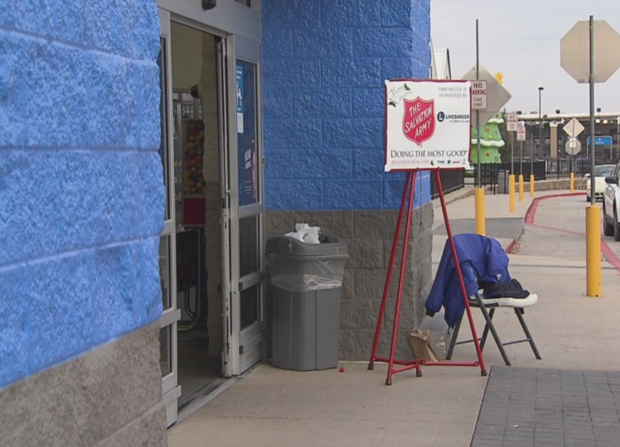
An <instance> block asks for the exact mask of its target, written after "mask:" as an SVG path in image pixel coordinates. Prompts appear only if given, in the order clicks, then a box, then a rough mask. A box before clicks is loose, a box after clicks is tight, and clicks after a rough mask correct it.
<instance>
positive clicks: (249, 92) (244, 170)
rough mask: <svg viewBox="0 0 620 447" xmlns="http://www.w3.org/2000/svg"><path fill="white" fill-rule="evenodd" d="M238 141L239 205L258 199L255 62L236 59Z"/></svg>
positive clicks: (252, 202)
mask: <svg viewBox="0 0 620 447" xmlns="http://www.w3.org/2000/svg"><path fill="white" fill-rule="evenodd" d="M236 83H237V144H238V160H237V163H238V171H239V206H244V205H252V204H254V203H258V201H259V197H258V148H257V144H256V140H257V136H256V120H257V116H256V65H254V64H251V63H249V62H244V61H237V71H236Z"/></svg>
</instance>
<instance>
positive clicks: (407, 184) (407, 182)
mask: <svg viewBox="0 0 620 447" xmlns="http://www.w3.org/2000/svg"><path fill="white" fill-rule="evenodd" d="M412 175H413V174H412V173H411V172H408V173H407V179H406V180H405V186H404V188H403V198H402V200H401V202H400V211H399V213H398V221H397V222H396V232H395V234H394V242H393V243H392V254H391V256H390V263H389V265H388V271H387V275H386V278H385V285H384V287H383V298H382V299H381V309H380V310H379V319H378V321H377V329H376V331H375V339H374V341H373V343H372V352H371V353H370V362H369V363H368V369H369V370H371V371H372V370H373V369H374V366H375V360H377V349H378V346H379V337H380V335H381V326H382V324H383V316H384V315H385V305H386V303H387V299H388V294H389V291H390V282H391V280H392V271H393V268H394V260H395V259H396V250H397V248H398V239H399V238H400V226H401V221H402V219H403V213H404V212H405V206H406V204H407V193H408V192H409V187H410V186H411V187H412V188H413V183H412V182H411V176H412Z"/></svg>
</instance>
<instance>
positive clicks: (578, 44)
mask: <svg viewBox="0 0 620 447" xmlns="http://www.w3.org/2000/svg"><path fill="white" fill-rule="evenodd" d="M560 63H561V65H562V68H563V69H564V70H566V71H567V72H568V74H570V75H571V76H572V77H573V79H575V80H576V81H577V82H579V83H581V84H583V83H587V82H590V22H589V21H586V20H584V21H581V22H577V23H576V24H575V26H573V27H572V28H571V30H570V31H569V32H568V33H566V35H565V36H564V37H563V38H562V40H561V41H560ZM618 67H620V34H618V33H617V32H616V30H614V29H613V28H612V27H611V26H610V25H609V24H608V23H607V22H606V21H604V20H595V21H594V82H599V83H600V82H605V81H607V79H609V78H610V77H611V75H613V74H614V73H615V72H616V70H617V69H618Z"/></svg>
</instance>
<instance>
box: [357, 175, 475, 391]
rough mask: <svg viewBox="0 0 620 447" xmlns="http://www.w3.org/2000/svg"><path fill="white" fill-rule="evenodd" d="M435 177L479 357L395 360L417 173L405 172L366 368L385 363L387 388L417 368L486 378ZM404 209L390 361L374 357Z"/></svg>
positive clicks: (442, 196) (444, 204)
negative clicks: (469, 370)
mask: <svg viewBox="0 0 620 447" xmlns="http://www.w3.org/2000/svg"><path fill="white" fill-rule="evenodd" d="M432 172H433V173H434V175H435V180H436V182H437V189H438V191H439V198H440V200H441V209H442V211H443V217H444V221H445V224H446V230H447V233H448V240H449V241H450V247H451V249H452V256H453V259H454V262H455V266H456V271H457V275H458V277H459V282H460V284H461V292H462V293H463V301H464V303H465V310H466V312H467V318H468V319H469V325H470V327H471V332H472V336H473V339H474V345H475V346H476V353H477V355H478V361H475V362H450V361H444V362H429V361H426V360H424V359H413V360H398V359H395V358H394V357H395V351H396V339H397V336H398V323H399V319H400V306H401V302H402V295H403V284H404V279H405V272H406V267H407V248H408V244H409V238H410V230H411V214H412V211H413V201H414V194H415V180H416V177H417V173H418V171H417V170H415V171H408V172H407V179H406V180H405V186H404V188H403V198H402V201H401V204H400V212H399V213H398V222H397V223H396V232H395V234H394V242H393V244H392V254H391V255H390V263H389V266H388V271H387V275H386V278H385V286H384V289H383V298H382V301H381V309H380V311H379V318H378V321H377V329H376V331H375V339H374V342H373V345H372V353H371V354H370V362H369V364H368V369H369V370H372V369H374V364H375V362H380V363H387V364H388V373H387V378H386V380H385V384H386V385H391V384H392V376H393V375H394V374H397V373H399V372H403V371H408V370H411V369H415V370H416V375H417V376H418V377H420V376H421V375H422V370H421V369H420V365H430V366H433V365H442V366H475V367H477V366H480V371H481V374H482V375H483V376H486V375H487V371H486V368H485V366H484V359H483V358H482V351H481V350H480V344H479V341H478V336H477V334H476V327H475V326H474V320H473V318H472V314H471V308H470V307H469V298H468V296H467V291H466V290H465V283H464V282H463V275H462V273H461V266H460V264H459V262H458V256H457V253H456V247H455V245H454V239H453V237H452V229H451V228H450V221H449V220H448V209H447V207H446V200H445V197H444V193H443V186H442V184H441V176H440V175H439V169H435V170H433V171H432ZM405 208H406V209H407V218H406V223H405V235H404V241H403V252H402V259H401V262H400V277H399V280H398V293H397V295H396V306H395V311H394V326H393V328H392V340H391V344H390V354H389V358H381V357H377V348H378V346H379V337H380V335H381V325H382V322H383V317H384V315H385V306H386V304H387V299H388V293H389V290H390V282H391V280H392V271H393V269H394V261H395V258H396V250H397V249H398V241H399V239H400V230H401V223H402V220H403V214H404V213H405ZM394 365H398V366H399V367H398V368H395V367H394Z"/></svg>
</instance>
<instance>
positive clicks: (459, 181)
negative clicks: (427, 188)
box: [431, 169, 465, 199]
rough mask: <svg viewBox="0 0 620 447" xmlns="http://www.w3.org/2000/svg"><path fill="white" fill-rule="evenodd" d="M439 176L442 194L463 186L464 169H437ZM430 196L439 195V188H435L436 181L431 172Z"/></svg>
mask: <svg viewBox="0 0 620 447" xmlns="http://www.w3.org/2000/svg"><path fill="white" fill-rule="evenodd" d="M439 176H440V177H441V186H442V187H443V192H444V194H448V193H451V192H454V191H458V190H459V189H461V188H464V187H465V171H464V170H462V169H461V170H458V171H439ZM431 197H432V198H433V199H436V198H437V197H439V189H438V188H437V182H436V181H435V175H434V174H432V173H431Z"/></svg>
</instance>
